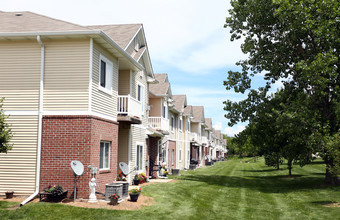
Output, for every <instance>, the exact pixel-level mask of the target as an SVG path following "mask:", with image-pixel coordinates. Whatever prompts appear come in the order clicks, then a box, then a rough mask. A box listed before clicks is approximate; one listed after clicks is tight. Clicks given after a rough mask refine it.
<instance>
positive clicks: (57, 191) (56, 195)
mask: <svg viewBox="0 0 340 220" xmlns="http://www.w3.org/2000/svg"><path fill="white" fill-rule="evenodd" d="M44 192H46V193H48V194H47V198H48V200H49V201H53V202H59V201H61V200H62V199H64V198H66V196H67V192H68V191H67V190H64V188H63V187H62V186H60V185H54V186H52V185H49V186H48V187H46V188H45V189H44Z"/></svg>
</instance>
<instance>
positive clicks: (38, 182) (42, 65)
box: [20, 35, 45, 206]
mask: <svg viewBox="0 0 340 220" xmlns="http://www.w3.org/2000/svg"><path fill="white" fill-rule="evenodd" d="M37 41H38V43H39V44H40V46H41V61H40V62H41V63H40V94H39V111H38V115H39V122H38V151H37V170H36V177H35V191H34V193H33V194H32V195H30V196H29V197H28V198H27V199H25V200H24V201H23V202H22V203H20V206H23V205H25V204H26V203H28V202H29V201H31V200H32V199H33V198H34V197H36V196H37V195H38V194H39V185H40V164H41V142H42V112H43V97H44V70H45V45H44V44H43V42H42V41H41V39H40V35H38V36H37Z"/></svg>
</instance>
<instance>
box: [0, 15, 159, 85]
mask: <svg viewBox="0 0 340 220" xmlns="http://www.w3.org/2000/svg"><path fill="white" fill-rule="evenodd" d="M142 27H143V26H142V24H124V25H97V26H87V27H86V26H81V25H78V24H73V23H70V22H66V21H62V20H58V19H55V18H51V17H47V16H44V15H40V14H36V13H33V12H29V11H24V12H3V11H0V39H12V38H15V39H19V38H20V39H27V40H28V39H31V40H33V39H35V38H36V37H37V35H39V36H41V37H42V40H43V38H51V39H53V38H59V39H61V38H63V39H65V38H66V39H70V38H79V37H80V38H86V37H88V38H93V39H94V40H95V41H96V43H98V44H100V45H101V46H102V47H103V48H105V49H107V50H109V51H110V52H111V53H112V54H114V55H115V56H116V57H117V58H120V64H121V65H122V66H125V67H127V66H128V67H131V64H132V66H133V68H132V69H133V70H134V71H141V70H145V71H146V73H147V74H148V78H149V77H150V79H151V80H150V81H149V79H148V82H152V81H153V80H152V79H154V73H153V70H152V65H151V61H150V57H149V53H148V49H147V48H144V49H142V50H140V51H139V53H137V54H135V55H131V54H128V53H127V52H126V51H125V49H126V48H125V46H127V45H128V44H129V43H131V41H132V40H133V38H134V36H136V35H137V34H138V33H141V34H142V36H143V40H144V41H145V36H144V31H143V28H142ZM139 30H142V31H141V32H139ZM144 46H145V47H146V42H145V45H144ZM132 56H133V57H132ZM142 57H145V59H147V62H144V66H143V65H142V63H140V62H138V61H139V60H140V59H141V58H142Z"/></svg>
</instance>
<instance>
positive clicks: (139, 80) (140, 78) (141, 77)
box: [131, 71, 149, 126]
mask: <svg viewBox="0 0 340 220" xmlns="http://www.w3.org/2000/svg"><path fill="white" fill-rule="evenodd" d="M131 78H132V82H133V83H132V84H133V85H132V88H131V90H132V91H131V95H132V97H134V98H137V88H138V84H141V85H143V86H144V113H143V117H142V123H143V124H144V125H145V126H146V124H147V123H148V122H147V120H148V119H147V114H146V113H147V108H148V104H149V92H148V91H149V90H148V89H149V87H148V84H147V82H146V75H145V72H144V71H140V72H133V73H132V74H131Z"/></svg>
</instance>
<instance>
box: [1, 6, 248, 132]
mask: <svg viewBox="0 0 340 220" xmlns="http://www.w3.org/2000/svg"><path fill="white" fill-rule="evenodd" d="M228 9H230V3H229V0H210V1H207V0H58V1H56V0H0V10H1V11H31V12H35V13H38V14H43V15H46V16H49V17H53V18H56V19H61V20H64V21H68V22H72V23H76V24H80V25H84V26H85V25H105V24H130V23H142V24H143V27H144V30H145V36H146V40H147V44H148V48H149V52H150V57H151V62H152V66H153V70H154V73H167V74H168V76H169V81H170V84H171V89H172V93H173V94H174V95H183V94H185V95H187V101H188V104H189V105H203V106H204V110H205V117H206V118H212V122H213V126H214V128H215V129H218V130H221V131H222V133H225V134H227V135H229V136H234V135H235V134H237V133H238V132H240V131H242V130H243V129H244V128H245V125H246V124H245V123H241V124H237V125H235V126H233V127H229V126H228V120H227V119H226V118H225V117H224V114H225V113H226V112H225V111H224V110H223V106H224V105H223V101H225V100H227V99H229V100H232V101H240V100H242V99H244V98H245V95H242V94H235V93H234V92H233V91H227V90H225V87H224V86H223V81H224V80H226V78H227V72H228V71H229V70H238V69H239V67H237V66H236V65H235V63H236V62H237V61H239V60H241V59H245V58H246V55H244V54H243V53H242V51H241V49H240V45H241V42H240V41H236V42H235V41H234V42H231V41H230V40H229V39H230V33H229V29H226V28H224V23H225V18H226V17H227V15H228Z"/></svg>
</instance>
